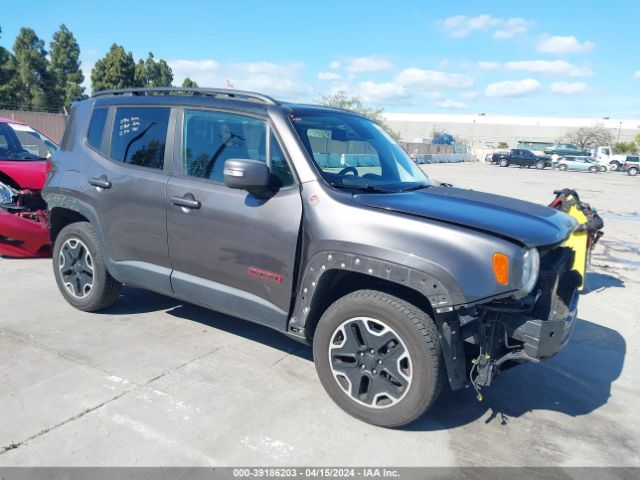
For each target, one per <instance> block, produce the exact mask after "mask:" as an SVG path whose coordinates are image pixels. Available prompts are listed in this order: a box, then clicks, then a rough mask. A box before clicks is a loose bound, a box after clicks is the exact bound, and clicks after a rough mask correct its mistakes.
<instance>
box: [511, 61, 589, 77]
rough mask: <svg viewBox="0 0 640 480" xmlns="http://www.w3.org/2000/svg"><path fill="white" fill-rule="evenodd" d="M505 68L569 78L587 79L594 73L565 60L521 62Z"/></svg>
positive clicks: (513, 62) (514, 62)
mask: <svg viewBox="0 0 640 480" xmlns="http://www.w3.org/2000/svg"><path fill="white" fill-rule="evenodd" d="M505 68H506V69H507V70H511V71H517V72H531V73H547V74H552V75H566V76H569V77H586V76H588V75H591V74H592V73H593V72H592V71H591V69H590V68H588V67H579V66H577V65H574V64H573V63H569V62H566V61H564V60H519V61H512V62H507V63H505Z"/></svg>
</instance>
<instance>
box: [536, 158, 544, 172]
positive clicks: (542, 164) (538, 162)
mask: <svg viewBox="0 0 640 480" xmlns="http://www.w3.org/2000/svg"><path fill="white" fill-rule="evenodd" d="M536 168H537V169H538V170H543V169H544V162H543V161H542V160H538V161H537V162H536Z"/></svg>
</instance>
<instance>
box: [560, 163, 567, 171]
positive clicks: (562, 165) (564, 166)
mask: <svg viewBox="0 0 640 480" xmlns="http://www.w3.org/2000/svg"><path fill="white" fill-rule="evenodd" d="M558 170H561V171H563V172H566V171H567V166H566V165H565V164H563V163H561V164H560V165H558Z"/></svg>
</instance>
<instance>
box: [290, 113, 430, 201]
mask: <svg viewBox="0 0 640 480" xmlns="http://www.w3.org/2000/svg"><path fill="white" fill-rule="evenodd" d="M290 118H291V122H292V124H293V127H294V128H295V130H296V132H297V133H298V136H299V137H300V139H301V140H302V143H303V145H304V146H305V149H306V150H307V153H308V154H309V156H310V157H311V158H312V159H313V161H314V163H315V164H316V166H317V167H318V169H319V170H320V172H321V173H322V177H323V178H324V179H325V180H326V181H327V182H328V183H329V184H330V185H332V186H334V187H336V188H352V189H357V190H367V191H371V192H376V191H380V192H382V191H384V192H397V191H402V190H408V189H414V188H423V187H428V186H430V185H431V184H430V182H429V179H428V178H427V176H426V175H425V174H424V173H423V172H422V170H420V167H418V166H417V165H416V164H415V163H414V162H413V160H411V158H410V157H409V155H407V153H406V152H405V151H404V150H403V149H402V148H401V147H400V146H399V145H398V144H397V143H396V142H395V141H394V140H393V139H392V138H391V137H390V136H389V135H388V134H387V133H386V132H385V131H384V129H383V128H382V127H380V126H379V125H378V124H377V123H375V122H373V121H371V120H368V119H366V118H362V117H358V116H355V115H350V114H348V113H341V112H333V111H296V112H295V113H293V114H292V115H291V116H290Z"/></svg>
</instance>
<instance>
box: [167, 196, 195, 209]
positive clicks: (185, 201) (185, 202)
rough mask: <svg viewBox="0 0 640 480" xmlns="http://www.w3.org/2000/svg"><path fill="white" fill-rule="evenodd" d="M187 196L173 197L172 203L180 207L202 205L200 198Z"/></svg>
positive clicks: (189, 207) (193, 207)
mask: <svg viewBox="0 0 640 480" xmlns="http://www.w3.org/2000/svg"><path fill="white" fill-rule="evenodd" d="M187 195H189V196H191V197H193V195H191V194H189V193H187ZM185 197H186V196H185ZM185 197H171V203H173V204H174V205H176V206H178V207H182V208H188V209H198V208H200V206H201V205H202V204H201V203H200V202H199V201H198V200H195V199H193V198H185Z"/></svg>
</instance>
